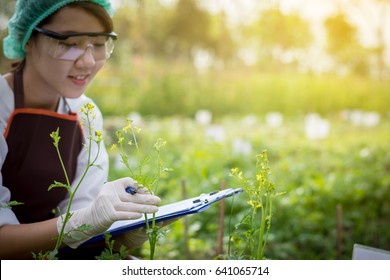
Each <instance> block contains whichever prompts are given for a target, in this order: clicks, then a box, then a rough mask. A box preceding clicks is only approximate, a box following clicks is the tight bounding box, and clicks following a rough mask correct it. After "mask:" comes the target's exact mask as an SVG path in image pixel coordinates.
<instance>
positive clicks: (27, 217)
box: [0, 0, 160, 259]
mask: <svg viewBox="0 0 390 280" xmlns="http://www.w3.org/2000/svg"><path fill="white" fill-rule="evenodd" d="M110 12H111V6H110V3H109V2H108V1H106V0H91V1H80V0H78V1H77V0H45V1H35V0H18V2H17V4H16V11H15V14H14V16H13V17H12V18H11V20H10V22H9V26H8V27H9V28H8V31H9V32H8V33H9V34H8V37H7V38H5V40H4V42H3V43H4V45H3V47H4V53H5V55H6V56H7V57H8V58H10V59H19V60H21V62H20V63H19V65H18V66H17V67H16V68H15V69H14V71H12V72H10V73H6V74H5V75H3V76H0V167H1V174H0V203H1V205H2V206H1V207H0V258H1V259H5V258H12V259H15V258H31V257H32V252H34V253H39V252H46V251H48V250H52V249H53V248H54V246H55V243H56V240H55V238H56V237H58V234H59V232H60V230H61V228H62V225H63V216H59V217H58V213H60V214H61V213H62V214H63V213H65V211H66V207H67V205H68V202H69V194H68V192H67V191H66V189H64V188H54V189H52V190H50V191H48V187H49V186H50V185H51V184H52V183H53V182H54V181H59V182H66V180H65V177H64V173H63V172H62V168H61V165H60V163H59V160H58V155H57V154H56V150H55V149H54V146H53V143H52V139H51V138H50V136H49V135H50V133H51V132H53V131H55V130H56V129H57V128H59V131H60V136H61V140H60V150H61V155H62V156H63V158H64V163H65V166H66V169H67V171H68V175H69V178H70V181H71V188H72V189H74V188H75V186H76V184H77V183H78V182H79V181H80V178H81V177H82V173H83V172H84V170H85V168H86V165H87V163H88V147H84V145H85V144H86V143H88V142H87V141H85V139H87V138H88V136H89V135H88V132H87V131H88V129H82V128H81V125H80V122H79V121H80V120H81V116H80V113H79V115H77V113H74V112H79V110H80V107H82V106H84V105H85V104H93V102H92V100H90V99H89V98H87V97H86V96H85V95H84V94H83V93H84V92H85V90H86V87H87V86H88V84H89V83H90V81H91V80H92V79H93V78H94V76H95V75H96V74H97V73H98V72H99V70H100V69H101V68H102V67H103V65H104V64H105V62H106V60H107V59H108V58H109V57H110V55H111V53H112V51H113V46H114V42H115V40H116V34H115V33H114V32H113V24H112V20H111V18H110ZM95 110H96V111H95V112H96V118H95V119H94V120H93V123H92V126H91V127H93V128H94V129H95V130H96V131H98V130H102V116H101V113H100V111H99V110H98V109H97V107H96V105H95ZM90 149H91V153H92V156H95V155H98V159H97V161H96V162H95V165H99V166H100V168H96V167H92V168H90V170H89V172H88V173H87V175H86V177H85V178H84V179H83V181H82V184H81V185H80V187H79V189H78V190H77V193H76V196H75V198H74V200H73V203H72V211H73V212H72V213H73V214H72V216H71V218H70V220H69V221H68V222H67V223H66V226H65V231H66V232H68V233H70V236H66V237H65V238H64V241H63V242H64V244H63V245H68V246H69V247H71V248H77V247H78V246H79V245H80V244H82V243H83V242H85V241H86V240H88V239H90V238H91V237H93V236H94V235H96V234H99V233H101V232H104V231H105V230H107V229H108V228H109V227H110V226H111V224H112V223H113V222H115V221H117V220H123V219H135V218H140V217H141V216H142V213H152V212H156V211H157V210H158V208H157V207H156V206H155V205H156V204H158V203H159V202H160V199H159V198H158V197H156V196H153V195H151V194H149V193H147V192H145V191H143V190H142V189H140V190H139V191H138V192H137V194H135V195H130V194H128V193H126V191H125V189H126V187H128V186H131V187H135V188H136V187H137V184H136V183H135V182H134V181H133V180H132V179H131V178H122V179H119V180H116V181H113V182H108V183H105V184H104V182H106V181H107V174H108V171H107V170H108V157H107V153H106V150H105V149H104V145H103V144H101V149H100V151H99V152H98V149H97V146H96V145H92V146H91V147H90ZM10 201H18V202H21V203H23V204H22V205H17V206H13V207H12V208H11V207H8V205H7V203H9V202H10ZM56 209H59V211H55V210H56ZM53 210H54V211H53ZM56 213H57V214H56ZM85 224H87V225H89V226H90V229H88V230H84V231H79V232H77V231H76V230H75V229H77V228H78V227H80V226H81V225H85ZM127 235H128V236H126V239H127V240H128V241H129V243H130V244H135V245H140V244H142V242H144V241H145V238H144V236H142V237H141V238H140V239H138V238H137V235H136V234H133V235H132V234H131V233H128V234H127ZM121 239H123V238H121ZM100 249H102V248H100ZM95 253H96V252H95V251H94V252H93V254H95ZM84 257H88V258H93V257H94V256H92V255H91V254H87V256H84V255H77V258H84Z"/></svg>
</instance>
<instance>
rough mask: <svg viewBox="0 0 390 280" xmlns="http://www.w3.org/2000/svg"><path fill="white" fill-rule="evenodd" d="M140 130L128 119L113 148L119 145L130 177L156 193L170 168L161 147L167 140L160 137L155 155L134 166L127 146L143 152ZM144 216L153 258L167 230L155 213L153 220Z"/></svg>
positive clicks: (117, 132)
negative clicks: (163, 158)
mask: <svg viewBox="0 0 390 280" xmlns="http://www.w3.org/2000/svg"><path fill="white" fill-rule="evenodd" d="M140 131H141V129H140V128H138V127H135V126H134V125H133V121H132V120H129V119H128V120H127V124H126V126H124V127H123V128H122V129H120V130H117V131H116V137H117V144H114V145H113V146H112V148H116V147H119V151H120V157H121V162H122V163H123V164H124V165H125V167H126V169H127V170H128V172H129V173H130V177H132V178H133V179H134V180H136V181H137V184H138V185H139V186H140V187H144V188H147V190H148V191H149V192H150V193H151V194H156V193H157V190H158V186H159V181H160V179H161V177H162V176H163V173H165V172H167V171H169V169H168V168H166V167H164V165H163V161H162V159H161V149H162V148H163V147H164V146H165V145H166V141H164V140H163V139H161V138H159V139H158V140H157V141H156V142H155V144H154V145H153V149H154V152H155V157H153V156H151V155H147V156H145V157H144V158H143V159H142V160H141V161H140V164H136V165H135V166H134V167H133V166H132V165H131V164H130V162H129V156H128V155H127V153H126V147H135V148H136V151H137V152H138V153H139V154H140V153H141V151H140V148H139V145H138V141H137V137H136V134H138V133H140ZM126 137H128V138H126ZM127 139H129V140H127ZM126 141H127V142H126ZM125 142H126V143H125ZM145 169H148V171H149V172H145ZM144 217H145V222H146V234H147V237H148V241H149V245H150V254H149V259H151V260H153V259H154V256H155V249H156V245H157V242H158V241H159V240H160V239H161V238H162V237H164V236H165V231H164V230H163V229H162V228H160V227H159V225H157V224H156V217H155V213H153V214H152V218H151V220H149V218H148V215H147V214H144Z"/></svg>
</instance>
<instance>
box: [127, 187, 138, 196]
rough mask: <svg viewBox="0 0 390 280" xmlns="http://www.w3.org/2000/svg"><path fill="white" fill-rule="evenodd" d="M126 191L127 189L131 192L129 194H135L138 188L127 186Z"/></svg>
mask: <svg viewBox="0 0 390 280" xmlns="http://www.w3.org/2000/svg"><path fill="white" fill-rule="evenodd" d="M125 191H126V192H127V193H129V194H132V195H134V194H136V193H137V189H136V188H133V187H127V188H126V189H125Z"/></svg>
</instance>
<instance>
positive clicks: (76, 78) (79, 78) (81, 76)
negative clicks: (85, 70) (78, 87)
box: [69, 75, 88, 81]
mask: <svg viewBox="0 0 390 280" xmlns="http://www.w3.org/2000/svg"><path fill="white" fill-rule="evenodd" d="M69 77H71V78H72V79H75V80H78V81H84V80H85V79H87V77H88V75H78V76H69Z"/></svg>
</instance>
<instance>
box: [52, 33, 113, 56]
mask: <svg viewBox="0 0 390 280" xmlns="http://www.w3.org/2000/svg"><path fill="white" fill-rule="evenodd" d="M46 38H48V39H49V44H48V46H47V49H46V51H47V52H48V53H49V55H50V56H52V57H53V58H55V59H59V60H70V61H75V60H77V59H78V58H79V57H80V56H82V55H83V54H84V53H85V52H86V51H87V49H89V48H91V49H92V54H93V57H94V59H95V60H102V59H108V58H110V56H111V54H112V52H113V50H114V40H113V39H112V38H110V37H106V36H97V37H88V36H85V37H71V38H69V39H66V40H57V39H53V38H49V37H46Z"/></svg>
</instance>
